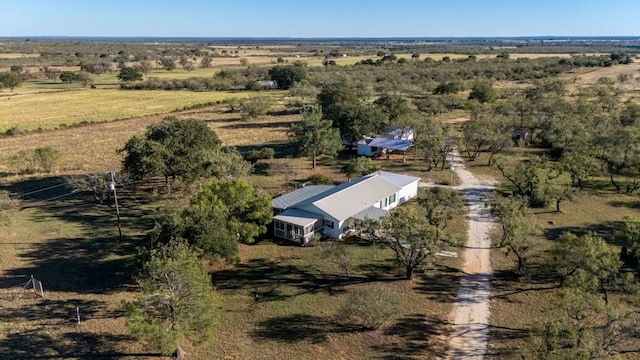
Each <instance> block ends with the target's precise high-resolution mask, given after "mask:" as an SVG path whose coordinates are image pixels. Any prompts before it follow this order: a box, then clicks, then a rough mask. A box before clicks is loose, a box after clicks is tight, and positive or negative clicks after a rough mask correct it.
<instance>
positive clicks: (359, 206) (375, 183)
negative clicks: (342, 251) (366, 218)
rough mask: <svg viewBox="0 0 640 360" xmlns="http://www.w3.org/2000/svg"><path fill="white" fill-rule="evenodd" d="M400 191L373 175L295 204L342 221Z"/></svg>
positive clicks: (397, 187) (297, 206)
mask: <svg viewBox="0 0 640 360" xmlns="http://www.w3.org/2000/svg"><path fill="white" fill-rule="evenodd" d="M400 189H401V187H400V186H396V185H394V184H393V183H391V182H389V181H388V180H386V179H385V178H384V177H382V176H380V175H375V174H373V175H371V176H365V177H362V178H359V179H355V180H352V181H350V182H346V183H343V184H340V185H338V186H336V187H334V188H332V189H329V190H327V191H325V192H323V193H321V194H318V195H316V196H313V197H310V198H308V199H306V200H304V201H302V202H300V203H298V204H296V208H307V210H308V208H309V207H315V208H317V209H319V210H321V211H323V212H325V213H326V214H328V215H329V216H331V217H333V218H334V219H336V220H338V221H344V220H346V219H348V218H350V217H352V216H353V215H354V214H357V213H359V212H361V211H363V210H365V209H368V208H370V207H372V206H374V205H375V204H376V203H377V202H379V201H380V200H383V199H384V198H385V197H388V196H391V195H392V194H395V193H397V192H398V191H400Z"/></svg>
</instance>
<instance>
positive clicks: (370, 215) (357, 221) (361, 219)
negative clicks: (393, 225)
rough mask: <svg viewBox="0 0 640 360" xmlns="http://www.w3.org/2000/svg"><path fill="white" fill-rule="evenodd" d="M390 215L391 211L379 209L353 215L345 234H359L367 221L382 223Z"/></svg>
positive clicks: (375, 208)
mask: <svg viewBox="0 0 640 360" xmlns="http://www.w3.org/2000/svg"><path fill="white" fill-rule="evenodd" d="M387 215H389V210H385V209H380V208H377V207H374V206H372V207H370V208H367V209H365V210H362V211H360V212H359V213H357V214H355V215H353V216H352V217H350V218H349V219H348V220H347V224H346V225H347V226H346V227H345V229H344V233H345V234H349V233H352V232H355V233H358V232H359V231H361V230H362V225H363V224H364V223H365V222H366V221H367V220H373V221H376V222H378V221H380V219H381V218H383V217H385V216H387Z"/></svg>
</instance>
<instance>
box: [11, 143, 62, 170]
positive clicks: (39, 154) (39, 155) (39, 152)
mask: <svg viewBox="0 0 640 360" xmlns="http://www.w3.org/2000/svg"><path fill="white" fill-rule="evenodd" d="M58 159H60V151H58V150H56V149H54V148H51V147H48V146H47V147H41V148H37V149H33V150H20V151H19V152H18V153H17V154H15V155H13V156H12V157H11V163H12V165H13V166H14V167H15V168H16V169H17V170H18V172H20V173H25V174H35V173H36V172H38V170H39V169H42V171H43V172H45V173H50V172H51V171H52V170H53V166H54V165H55V163H56V162H57V161H58Z"/></svg>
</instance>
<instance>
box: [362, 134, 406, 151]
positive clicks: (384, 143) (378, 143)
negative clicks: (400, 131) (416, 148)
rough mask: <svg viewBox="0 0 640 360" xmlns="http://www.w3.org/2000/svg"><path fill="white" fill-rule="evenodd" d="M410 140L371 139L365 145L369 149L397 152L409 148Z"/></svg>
mask: <svg viewBox="0 0 640 360" xmlns="http://www.w3.org/2000/svg"><path fill="white" fill-rule="evenodd" d="M411 143H412V142H411V140H396V139H389V138H384V137H377V138H373V140H371V142H369V143H368V144H367V145H368V146H371V147H381V148H385V149H392V150H398V151H405V150H407V149H408V148H409V146H411Z"/></svg>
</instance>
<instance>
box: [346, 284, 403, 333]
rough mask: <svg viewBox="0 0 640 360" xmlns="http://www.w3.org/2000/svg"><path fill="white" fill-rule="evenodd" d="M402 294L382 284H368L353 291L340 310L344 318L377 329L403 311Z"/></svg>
mask: <svg viewBox="0 0 640 360" xmlns="http://www.w3.org/2000/svg"><path fill="white" fill-rule="evenodd" d="M401 306H402V296H401V295H400V294H398V293H397V292H395V291H393V290H392V289H390V288H388V287H386V286H384V285H382V284H376V283H372V284H366V285H364V286H361V287H358V288H357V289H356V290H355V291H354V292H352V293H351V294H350V295H349V297H348V298H347V300H346V301H345V303H344V304H343V305H342V307H341V308H340V311H339V314H338V315H339V316H340V318H342V319H345V320H350V321H352V322H356V323H357V324H359V325H360V326H362V327H363V328H366V329H370V330H375V329H379V328H380V327H382V326H383V325H384V324H386V323H387V322H389V320H391V319H392V318H393V316H394V314H397V313H399V312H400V311H401V309H400V308H401Z"/></svg>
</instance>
